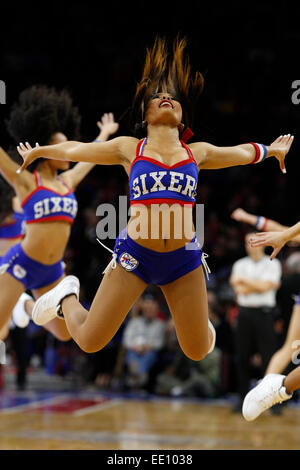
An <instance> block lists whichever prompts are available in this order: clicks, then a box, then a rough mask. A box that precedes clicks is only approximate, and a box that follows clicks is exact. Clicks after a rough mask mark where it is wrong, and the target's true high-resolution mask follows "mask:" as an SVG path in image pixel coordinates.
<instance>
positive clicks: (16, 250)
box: [0, 243, 64, 290]
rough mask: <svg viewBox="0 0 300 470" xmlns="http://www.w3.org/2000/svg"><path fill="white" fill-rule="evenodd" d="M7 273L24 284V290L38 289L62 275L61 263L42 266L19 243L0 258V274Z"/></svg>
mask: <svg viewBox="0 0 300 470" xmlns="http://www.w3.org/2000/svg"><path fill="white" fill-rule="evenodd" d="M3 273H9V274H10V275H11V276H12V277H13V278H15V279H17V281H20V282H22V283H23V284H24V286H25V289H26V290H27V289H39V288H41V287H45V286H48V285H49V284H52V283H53V282H55V281H57V280H58V279H59V278H60V277H61V276H62V275H63V273H64V269H63V264H62V262H61V261H59V262H58V263H55V264H42V263H39V262H38V261H35V260H34V259H32V258H30V257H29V256H28V255H26V253H25V252H24V250H23V249H22V246H21V243H18V244H17V245H14V246H12V247H11V248H10V249H9V250H8V251H7V252H6V253H5V255H4V256H1V257H0V274H3Z"/></svg>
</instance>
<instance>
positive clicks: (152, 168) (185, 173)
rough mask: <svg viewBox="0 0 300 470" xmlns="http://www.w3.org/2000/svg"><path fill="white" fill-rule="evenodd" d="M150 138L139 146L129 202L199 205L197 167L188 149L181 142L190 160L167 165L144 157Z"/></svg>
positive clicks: (132, 167) (132, 168) (131, 176)
mask: <svg viewBox="0 0 300 470" xmlns="http://www.w3.org/2000/svg"><path fill="white" fill-rule="evenodd" d="M146 142H147V138H145V139H143V140H141V141H140V142H139V144H138V145H137V150H136V158H135V159H134V161H133V162H132V165H131V171H130V176H129V188H130V203H131V204H136V203H143V204H152V203H160V202H162V203H163V202H165V201H174V202H175V201H176V202H177V203H179V204H181V205H186V204H188V205H193V204H194V203H195V202H196V187H197V184H198V171H199V170H198V166H197V163H196V161H195V159H194V157H193V155H192V152H191V150H190V149H189V147H187V146H186V145H185V143H184V142H182V141H181V144H182V146H183V147H184V148H185V150H186V152H187V156H188V158H185V159H183V160H182V161H180V162H178V163H175V164H174V165H166V164H164V163H163V162H160V161H158V160H156V159H154V158H151V157H146V156H144V155H143V149H144V147H145V145H146Z"/></svg>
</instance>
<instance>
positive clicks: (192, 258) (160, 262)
mask: <svg viewBox="0 0 300 470" xmlns="http://www.w3.org/2000/svg"><path fill="white" fill-rule="evenodd" d="M124 237H125V238H124ZM189 246H190V248H192V249H186V247H185V246H183V247H182V248H178V249H177V250H174V251H169V252H166V253H162V252H158V251H154V250H150V249H149V248H144V247H143V246H141V245H139V244H138V243H136V242H135V241H134V240H132V239H131V238H130V237H129V236H128V234H127V232H126V228H125V229H124V230H122V232H121V233H120V235H119V237H118V238H117V240H116V243H115V247H114V253H116V254H117V262H118V263H119V264H120V266H122V267H123V268H124V269H126V271H130V272H133V273H134V274H136V275H137V276H139V277H140V278H141V279H142V280H143V281H145V282H146V283H147V284H156V285H158V286H163V285H164V284H169V282H173V281H175V280H176V279H179V278H180V277H182V276H184V275H185V274H187V273H189V272H191V271H193V270H194V269H196V268H198V267H199V266H201V264H202V260H201V257H202V250H201V247H200V244H199V242H198V241H197V239H196V237H194V239H193V240H192V241H191V242H190V243H189Z"/></svg>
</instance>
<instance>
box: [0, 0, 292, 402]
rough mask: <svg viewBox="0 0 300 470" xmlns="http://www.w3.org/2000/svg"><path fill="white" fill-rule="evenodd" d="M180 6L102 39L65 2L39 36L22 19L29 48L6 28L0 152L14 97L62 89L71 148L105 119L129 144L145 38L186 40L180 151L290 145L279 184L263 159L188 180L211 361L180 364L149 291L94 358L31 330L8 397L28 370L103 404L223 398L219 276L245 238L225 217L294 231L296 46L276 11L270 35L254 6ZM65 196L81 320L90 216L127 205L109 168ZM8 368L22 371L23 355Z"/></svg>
mask: <svg viewBox="0 0 300 470" xmlns="http://www.w3.org/2000/svg"><path fill="white" fill-rule="evenodd" d="M139 3H140V5H139V6H137V9H136V12H135V13H136V15H135V17H139V13H141V11H140V9H143V8H144V9H145V8H146V9H147V5H146V2H139ZM192 3H193V5H192V7H191V8H186V9H184V8H182V5H181V6H180V8H179V7H178V6H177V5H174V6H173V10H171V11H167V12H164V11H163V5H161V6H160V8H161V10H159V11H158V12H157V14H156V15H154V13H153V11H152V14H151V16H150V12H149V16H146V17H145V16H141V17H140V18H142V21H136V20H133V17H132V16H131V14H130V13H129V12H128V11H127V9H126V5H125V4H123V3H120V2H117V6H116V8H117V10H118V15H117V16H115V17H114V22H113V28H112V27H111V26H110V27H108V25H107V24H106V22H105V21H103V17H104V18H105V17H106V15H109V14H111V13H109V12H106V10H105V8H104V10H103V11H101V15H100V12H98V14H97V12H96V11H94V12H93V13H92V12H91V11H90V9H89V8H88V7H87V6H86V5H85V4H83V2H75V3H74V5H72V10H70V9H68V7H66V6H65V5H64V4H61V5H60V8H59V14H58V15H57V11H56V10H55V9H54V8H53V9H48V11H47V22H45V23H44V22H43V21H40V20H39V21H38V22H35V14H36V15H38V16H39V18H40V13H41V12H40V11H39V10H36V11H35V13H33V16H32V19H31V21H32V23H33V24H35V34H34V35H33V34H31V32H30V33H28V34H27V32H28V25H27V24H26V22H24V24H22V23H20V24H14V28H13V29H12V30H11V31H10V37H9V41H7V42H6V45H5V48H4V49H3V50H2V51H1V56H0V66H1V68H0V70H1V73H3V76H1V77H0V78H1V79H3V80H5V82H6V84H7V104H6V106H2V107H1V109H0V112H1V114H0V117H1V122H2V123H3V125H2V124H1V136H2V137H1V138H2V141H1V145H2V146H3V147H4V148H6V147H7V148H8V147H9V144H10V142H9V138H8V135H7V133H6V131H5V125H4V121H5V118H6V117H7V116H8V113H9V109H10V105H11V104H12V103H13V102H14V101H15V100H16V98H17V96H18V94H19V93H20V91H22V90H23V89H25V88H26V87H28V86H30V85H32V84H35V83H36V84H40V83H45V84H47V85H50V86H55V87H57V88H58V89H61V88H63V87H67V88H68V90H69V91H70V93H71V94H72V96H73V98H74V102H75V104H76V105H77V106H78V107H79V110H80V112H81V115H82V140H83V141H86V142H87V141H90V140H93V138H95V137H96V133H97V127H96V121H97V120H98V119H99V117H100V116H101V115H102V114H103V113H104V112H113V113H114V116H115V119H116V121H118V122H119V123H120V128H119V132H118V134H117V135H129V134H130V132H131V130H130V129H129V127H128V120H127V117H128V108H129V107H130V105H131V99H132V96H133V93H134V89H135V85H136V83H137V81H138V80H139V78H140V71H141V67H142V64H143V60H144V55H145V48H146V46H148V45H151V44H152V42H153V39H154V36H155V34H164V33H165V34H167V36H168V37H174V36H175V35H176V34H177V32H178V31H180V32H182V33H183V34H186V35H187V36H188V39H189V52H190V57H191V63H192V64H193V67H194V68H196V69H199V70H200V71H201V72H203V73H204V74H205V79H206V87H205V91H204V94H203V97H202V99H201V101H200V104H199V112H198V113H197V115H196V121H195V125H194V127H193V131H194V133H195V135H194V137H193V138H192V140H191V142H192V141H195V140H204V141H208V142H210V143H212V144H215V145H224V146H225V145H235V144H240V143H246V142H253V141H254V142H262V143H264V144H266V145H268V144H270V143H271V142H272V141H273V140H275V138H277V137H278V136H279V135H280V134H285V133H291V134H294V135H295V142H294V144H293V148H292V150H291V152H290V154H289V155H288V156H287V163H286V167H287V174H286V175H283V174H282V173H281V172H280V170H279V166H278V164H277V162H276V161H275V159H269V160H268V161H266V162H264V163H263V164H262V165H253V166H239V167H235V168H230V169H225V170H214V171H211V170H206V171H202V172H201V173H200V175H199V185H198V189H197V203H199V204H200V203H201V204H204V207H205V211H204V217H205V220H204V247H203V249H204V251H205V252H206V253H208V254H209V258H208V263H209V266H210V269H211V271H212V274H211V276H210V280H209V281H208V282H207V287H208V302H209V314H210V319H211V321H212V323H213V324H214V326H215V328H216V332H217V341H216V348H215V350H214V352H213V353H212V354H210V355H208V356H207V357H206V358H205V359H204V360H202V361H201V362H194V361H191V360H189V359H188V358H186V357H185V356H184V355H183V353H182V352H181V349H180V347H179V345H178V342H177V339H176V333H175V330H174V325H173V322H172V319H171V316H170V312H169V310H168V307H167V305H166V302H165V300H164V298H163V296H162V293H161V291H160V289H159V288H157V287H155V286H149V287H148V288H147V289H146V291H145V293H144V296H143V297H142V298H141V299H139V300H138V302H137V303H136V304H135V305H134V306H133V308H132V310H131V311H130V312H129V314H128V316H127V318H126V321H125V322H124V324H123V325H122V327H121V328H120V330H119V332H118V333H117V335H116V336H115V337H114V338H113V339H112V341H111V342H110V343H109V344H108V345H107V346H106V347H105V348H104V349H103V350H102V351H99V352H98V353H95V354H85V353H83V352H82V351H80V350H79V348H78V347H77V346H76V344H75V343H74V342H73V341H70V342H68V343H61V342H59V341H57V340H55V339H54V338H53V337H52V336H51V335H50V334H49V333H47V332H46V331H45V330H43V329H41V328H39V327H37V326H35V325H34V324H33V323H32V322H31V323H30V325H29V326H28V327H27V328H26V329H25V330H24V332H23V333H22V336H23V345H24V348H25V350H26V361H23V362H22V364H21V365H20V367H21V371H19V376H18V385H19V388H25V387H26V374H25V372H24V370H25V369H26V367H27V366H29V367H35V365H37V364H39V366H40V367H43V368H44V369H45V370H46V371H47V373H49V374H59V375H61V376H68V375H70V374H73V375H76V376H78V377H80V384H81V385H83V386H91V385H92V386H94V387H98V388H99V389H106V390H107V389H108V390H122V391H123V390H140V391H143V390H144V391H148V392H151V393H157V394H161V395H167V396H196V397H207V398H213V397H219V396H225V395H226V394H228V393H234V392H235V390H236V376H235V338H234V335H235V324H236V316H237V305H236V300H235V295H234V292H233V290H232V288H231V286H230V284H229V276H230V273H231V269H232V265H233V263H234V262H235V261H236V260H237V259H240V258H241V257H243V256H245V249H244V236H245V234H246V232H247V231H248V230H249V229H250V227H249V226H247V225H246V224H242V223H238V222H236V221H234V220H232V219H231V217H230V215H231V213H232V211H233V210H234V209H236V208H238V207H242V208H243V209H245V210H247V211H249V212H250V213H253V214H259V215H264V216H266V217H268V218H271V219H275V220H277V221H279V222H281V223H283V224H286V225H292V224H294V223H295V222H297V221H298V220H299V201H298V198H297V196H296V189H297V184H298V178H299V176H298V175H299V173H298V167H299V163H298V162H297V158H298V156H297V155H298V150H299V139H298V135H299V128H300V107H299V106H297V105H295V104H293V103H292V101H291V96H292V92H293V90H292V88H291V84H292V82H293V81H294V80H296V79H297V78H299V77H297V74H296V75H295V72H294V71H293V68H292V63H291V61H289V54H291V49H292V48H291V47H290V46H291V45H292V44H294V43H297V41H299V40H300V31H299V28H298V25H297V15H289V21H288V23H287V22H285V21H284V15H285V14H287V13H286V9H285V8H282V11H281V16H280V18H278V11H275V10H274V9H273V8H270V10H268V15H269V21H270V23H271V24H272V32H271V34H266V32H265V29H264V28H262V27H261V26H262V25H260V24H259V22H257V18H258V17H259V15H260V13H261V11H262V10H263V12H264V13H265V12H266V10H265V8H266V7H265V6H264V5H263V4H262V3H261V4H253V3H251V5H247V4H245V5H244V4H240V5H239V6H238V7H231V6H230V5H229V4H226V5H225V4H222V5H213V6H212V5H206V6H205V8H204V6H203V5H202V4H201V5H200V3H199V2H196V1H195V2H192ZM40 7H41V6H40ZM40 7H38V8H40ZM12 8H13V7H12V5H8V4H7V5H5V6H3V9H4V11H3V15H4V16H5V15H8V17H10V15H13V10H12ZM101 8H102V7H101ZM106 8H108V7H107V5H106ZM212 8H213V10H212ZM241 9H243V15H242V17H243V21H241V20H240V16H241V15H240V14H241ZM212 13H213V14H212ZM167 14H168V15H167ZM98 15H100V16H101V21H99V18H98ZM172 15H173V16H172ZM174 15H175V16H176V21H175V19H174V18H175V16H174ZM282 15H283V16H282ZM179 16H180V17H181V25H180V27H179V26H178V23H177V22H178V18H179ZM20 17H21V15H19V18H20ZM238 18H239V19H238ZM50 20H51V21H50ZM109 24H110V25H111V24H112V23H109ZM54 25H56V28H55V31H54V30H53V27H54ZM78 25H80V28H79V27H78ZM14 33H15V34H16V35H17V36H16V37H18V38H19V37H20V35H21V36H22V41H20V40H17V39H16V40H14ZM49 36H51V44H50V43H49ZM37 38H38V40H37ZM137 38H138V39H137ZM216 38H218V39H216ZM283 58H284V67H283V66H282V60H283ZM4 71H5V72H4ZM273 160H274V161H273ZM76 195H77V198H78V203H79V213H78V216H77V219H76V221H75V224H74V226H73V228H72V235H71V238H70V242H69V245H68V249H67V251H66V253H65V258H64V261H65V263H66V266H67V268H66V270H67V273H73V274H75V275H77V276H78V277H79V279H80V281H81V301H82V303H83V304H84V305H85V306H86V307H87V308H88V306H89V305H90V303H91V301H92V299H93V297H94V295H95V292H96V290H97V288H98V285H99V283H100V281H101V279H102V274H101V273H102V271H103V269H104V268H105V266H106V265H107V263H108V262H109V261H110V254H109V253H108V252H107V251H106V250H105V249H103V248H102V247H101V246H100V245H99V244H98V243H97V241H96V226H97V223H98V222H99V220H100V219H99V217H97V215H96V209H97V207H98V206H99V204H102V203H111V204H113V205H114V206H115V207H116V208H117V207H118V202H119V200H118V198H119V196H121V195H127V196H128V178H127V175H126V174H125V172H124V170H123V169H122V168H121V167H118V166H113V167H107V166H105V167H104V166H103V167H97V168H95V169H94V170H93V171H92V172H91V173H90V175H89V176H88V177H87V178H86V179H85V180H84V181H83V182H82V183H81V184H80V185H79V187H78V190H77V192H76ZM104 242H105V240H104ZM106 244H107V246H109V247H110V248H113V245H114V240H106ZM297 249H298V248H297V247H296V246H288V247H286V248H285V249H284V250H282V253H281V254H280V256H279V259H280V261H281V262H282V268H283V279H282V284H281V287H280V289H279V290H278V293H277V298H278V311H277V315H276V317H274V328H275V330H276V333H277V338H278V347H280V346H281V344H282V342H283V340H284V337H285V333H286V329H287V326H288V321H289V318H290V314H291V309H292V306H293V302H294V300H293V298H292V296H293V295H296V294H298V293H299V292H300V264H299V265H298V266H296V267H295V266H293V268H292V269H288V264H287V262H286V260H287V259H288V257H289V256H290V255H291V254H292V253H293V252H295V251H297ZM267 253H268V250H267ZM116 289H117V286H116ZM111 314H112V315H113V314H114V312H111ZM17 334H18V333H17V331H13V330H12V331H11V334H10V338H9V340H8V342H7V348H8V349H7V351H8V354H10V351H11V357H12V361H13V363H15V362H14V361H15V360H16V357H17V354H16V351H15V348H14V336H16V335H17ZM18 344H20V339H19V340H18ZM21 356H22V357H23V358H24V354H21ZM251 364H252V367H253V371H252V375H253V378H259V377H260V375H261V371H260V359H259V357H258V356H257V355H255V353H254V354H253V360H252V363H251Z"/></svg>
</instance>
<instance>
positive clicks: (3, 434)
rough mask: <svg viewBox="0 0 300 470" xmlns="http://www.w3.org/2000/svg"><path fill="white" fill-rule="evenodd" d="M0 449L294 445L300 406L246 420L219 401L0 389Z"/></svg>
mask: <svg viewBox="0 0 300 470" xmlns="http://www.w3.org/2000/svg"><path fill="white" fill-rule="evenodd" d="M0 406H1V410H0V414H1V417H0V419H1V428H0V449H2V450H3V449H19V450H20V449H44V450H46V449H50V450H54V449H55V450H71V449H78V450H81V449H103V450H104V449H106V450H110V449H115V450H131V449H135V450H141V449H152V450H153V449H169V450H171V449H182V450H184V449H203V450H204V449H206V450H216V449H217V450H229V449H253V450H254V449H257V450H262V449H268V450H271V449H276V450H278V449H282V450H283V449H284V450H288V449H299V447H300V407H298V405H297V404H289V405H288V406H286V407H285V408H284V410H283V413H282V415H281V416H274V415H271V414H270V412H266V413H265V414H263V415H262V416H261V417H259V418H258V419H257V420H256V421H254V422H251V423H248V422H246V421H245V420H244V419H243V417H242V416H241V415H240V414H233V413H232V412H231V405H230V404H229V403H226V402H225V401H209V402H203V401H201V402H200V401H199V402H198V401H196V400H193V401H192V400H178V399H176V400H174V399H172V400H167V399H159V398H157V397H141V398H136V397H126V396H122V395H109V394H101V393H88V392H80V393H69V392H68V393H35V392H26V393H25V392H23V394H18V393H17V392H11V391H10V392H2V393H1V397H0Z"/></svg>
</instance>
